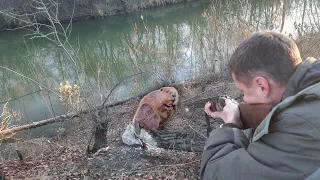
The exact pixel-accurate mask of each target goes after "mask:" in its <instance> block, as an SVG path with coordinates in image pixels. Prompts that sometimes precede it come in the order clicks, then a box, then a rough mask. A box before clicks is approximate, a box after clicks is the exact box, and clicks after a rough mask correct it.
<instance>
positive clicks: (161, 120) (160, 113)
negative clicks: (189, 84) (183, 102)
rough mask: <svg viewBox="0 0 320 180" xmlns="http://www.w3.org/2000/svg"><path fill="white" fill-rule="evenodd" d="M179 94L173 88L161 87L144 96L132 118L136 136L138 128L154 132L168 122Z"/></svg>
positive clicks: (138, 131) (138, 132)
mask: <svg viewBox="0 0 320 180" xmlns="http://www.w3.org/2000/svg"><path fill="white" fill-rule="evenodd" d="M178 101H179V94H178V91H177V90H176V89H175V88H174V87H162V88H160V89H158V90H156V91H152V92H150V93H149V94H147V95H145V96H144V97H143V98H142V99H141V101H140V103H139V107H138V109H137V111H136V113H135V115H134V117H133V120H132V123H133V125H134V128H135V133H136V135H139V134H140V128H143V129H146V130H152V131H155V130H157V129H159V128H160V127H163V125H164V124H165V123H166V122H167V121H168V119H169V118H170V117H171V116H172V114H173V112H174V110H175V109H176V106H177V105H178Z"/></svg>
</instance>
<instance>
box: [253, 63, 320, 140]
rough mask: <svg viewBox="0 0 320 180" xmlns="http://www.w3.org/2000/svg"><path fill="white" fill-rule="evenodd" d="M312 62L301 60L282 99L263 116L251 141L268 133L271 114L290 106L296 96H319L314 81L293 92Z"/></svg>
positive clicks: (318, 86) (319, 93)
mask: <svg viewBox="0 0 320 180" xmlns="http://www.w3.org/2000/svg"><path fill="white" fill-rule="evenodd" d="M313 62H314V59H307V60H305V61H303V62H302V63H301V64H300V65H299V66H298V68H297V69H296V71H295V72H294V74H293V75H292V76H291V78H290V79H289V81H288V85H287V88H286V91H285V92H284V95H283V100H282V101H281V102H280V103H279V104H277V105H276V106H274V107H273V108H272V110H271V111H270V113H268V115H267V116H266V117H265V118H264V120H263V121H262V122H261V123H260V125H259V126H258V127H257V129H256V130H255V132H254V134H253V138H252V139H251V142H255V141H257V140H259V139H260V138H261V137H262V136H263V135H265V134H268V133H269V125H270V121H271V118H272V116H273V115H274V114H275V112H279V111H282V110H284V109H285V108H287V107H288V106H290V105H291V104H292V103H293V102H294V101H295V100H296V99H297V98H298V97H301V96H305V95H307V94H311V93H312V94H314V95H316V96H318V97H320V83H316V84H314V85H312V86H310V87H308V88H305V89H304V90H302V91H300V92H299V93H297V94H295V93H294V92H295V90H296V88H297V86H298V84H299V80H300V79H301V77H302V76H303V75H304V74H305V73H306V71H307V70H308V69H309V68H310V67H311V64H312V63H313Z"/></svg>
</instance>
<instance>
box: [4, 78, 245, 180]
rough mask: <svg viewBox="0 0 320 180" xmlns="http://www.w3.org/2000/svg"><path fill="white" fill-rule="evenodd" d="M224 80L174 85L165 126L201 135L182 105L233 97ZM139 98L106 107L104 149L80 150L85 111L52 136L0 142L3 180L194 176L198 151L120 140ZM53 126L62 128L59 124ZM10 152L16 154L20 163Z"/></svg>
mask: <svg viewBox="0 0 320 180" xmlns="http://www.w3.org/2000/svg"><path fill="white" fill-rule="evenodd" d="M230 82H231V81H230V80H226V79H225V78H223V79H221V78H218V77H209V78H207V79H202V80H197V81H191V82H184V83H179V84H177V85H176V87H177V88H178V91H179V94H180V97H181V98H180V104H179V106H178V109H177V111H176V112H175V114H174V115H173V116H172V119H171V121H170V122H169V123H168V124H167V125H166V126H165V129H166V130H168V131H175V132H182V133H185V134H199V135H201V136H205V134H206V123H205V120H204V119H205V118H204V113H203V110H202V109H197V110H191V111H190V112H189V113H188V114H186V113H185V112H184V109H183V107H184V106H183V104H185V103H192V102H194V101H195V100H198V99H203V98H206V97H209V96H210V97H212V96H215V95H221V94H228V95H230V96H234V97H235V96H237V95H239V92H238V91H237V90H236V89H235V86H234V85H233V84H232V83H230ZM139 100H140V98H137V99H132V100H130V101H127V102H126V103H124V104H122V105H118V106H114V107H111V108H108V114H107V117H108V119H109V124H108V134H107V141H108V142H107V148H106V150H105V151H102V152H101V153H100V154H98V155H88V154H86V148H87V145H88V144H89V142H90V138H91V135H92V131H93V130H94V128H95V126H94V123H93V121H92V118H91V117H92V116H91V115H88V114H87V115H84V116H82V117H79V118H73V119H71V120H70V122H71V123H72V126H71V128H69V129H66V131H65V132H63V133H60V134H58V135H57V136H56V137H54V138H52V139H48V138H39V139H32V140H22V141H20V142H16V143H10V144H2V145H0V157H1V162H0V172H1V173H2V174H3V175H4V176H5V178H6V179H29V178H30V179H198V178H199V166H200V160H201V152H188V151H183V150H177V149H175V145H174V144H172V146H170V147H169V148H167V149H163V148H158V149H153V150H143V149H141V148H137V147H130V146H126V145H124V144H123V143H122V141H121V134H122V133H123V132H124V129H125V128H126V126H127V125H128V123H129V122H130V121H131V119H132V117H133V115H134V113H135V111H136V108H137V106H138V103H139ZM220 123H221V120H213V119H211V125H212V126H213V127H216V126H218V125H219V124H220ZM69 124H70V123H69ZM59 128H60V129H61V128H65V126H64V124H61V125H60V126H59ZM57 131H58V129H57ZM176 138H179V137H176ZM16 150H18V151H19V152H20V153H21V155H22V157H23V160H22V161H21V160H19V156H18V154H17V152H16ZM0 175H1V174H0Z"/></svg>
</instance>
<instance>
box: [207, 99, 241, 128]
mask: <svg viewBox="0 0 320 180" xmlns="http://www.w3.org/2000/svg"><path fill="white" fill-rule="evenodd" d="M225 103H226V105H225V106H224V107H223V110H222V111H215V112H213V111H211V110H210V106H211V103H210V102H207V103H206V105H205V106H204V111H205V112H206V113H207V114H208V115H209V116H211V117H213V118H221V119H222V120H223V121H224V122H225V123H233V124H235V125H237V126H238V127H239V128H240V129H242V122H241V119H240V111H239V106H238V104H236V103H235V102H233V101H231V100H230V99H226V100H225Z"/></svg>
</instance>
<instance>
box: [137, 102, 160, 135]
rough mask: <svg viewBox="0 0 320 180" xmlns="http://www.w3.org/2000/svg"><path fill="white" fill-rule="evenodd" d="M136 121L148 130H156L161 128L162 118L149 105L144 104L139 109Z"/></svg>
mask: <svg viewBox="0 0 320 180" xmlns="http://www.w3.org/2000/svg"><path fill="white" fill-rule="evenodd" d="M135 121H137V122H139V125H140V126H141V127H142V128H144V129H147V130H155V129H157V128H158V127H159V123H160V118H159V116H158V115H157V114H156V113H155V112H154V111H153V109H152V108H151V106H149V105H148V104H147V103H145V104H142V105H141V106H140V108H139V109H138V112H137V115H136V119H135Z"/></svg>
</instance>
